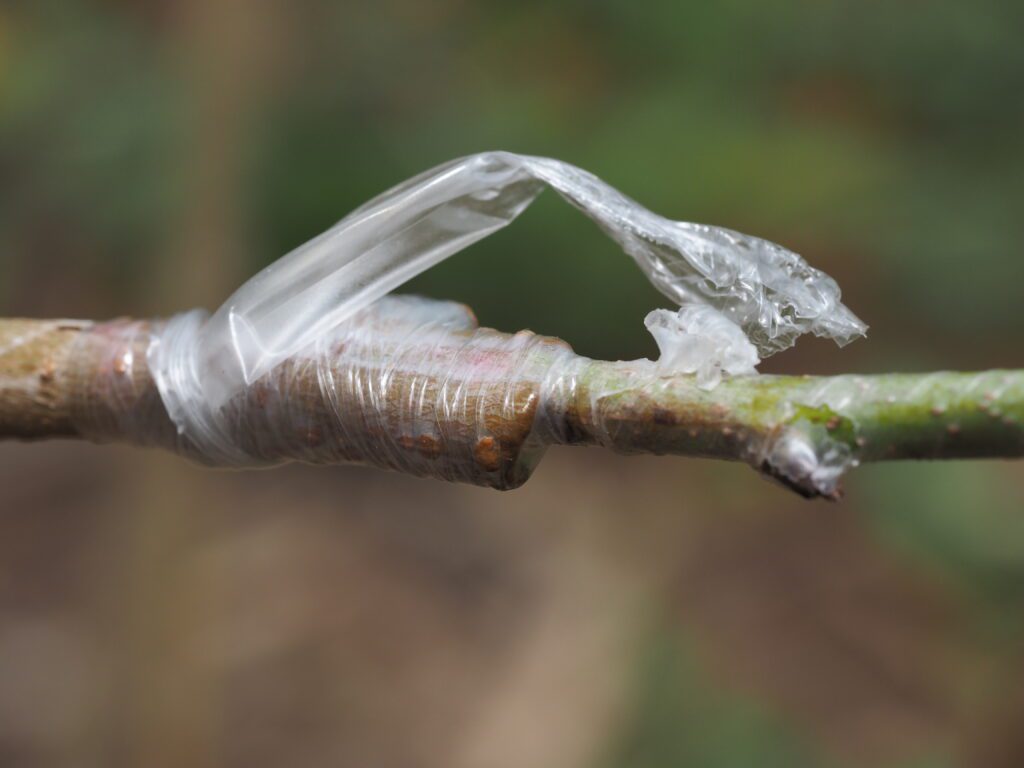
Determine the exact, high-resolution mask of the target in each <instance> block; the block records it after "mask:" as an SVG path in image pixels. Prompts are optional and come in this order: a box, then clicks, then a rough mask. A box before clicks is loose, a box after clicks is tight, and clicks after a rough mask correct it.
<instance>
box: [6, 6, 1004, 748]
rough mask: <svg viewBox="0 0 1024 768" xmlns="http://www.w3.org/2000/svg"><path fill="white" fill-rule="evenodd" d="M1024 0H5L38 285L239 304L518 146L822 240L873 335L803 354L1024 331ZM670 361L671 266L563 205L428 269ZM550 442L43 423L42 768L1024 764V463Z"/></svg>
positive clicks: (690, 204) (151, 311) (633, 191)
mask: <svg viewBox="0 0 1024 768" xmlns="http://www.w3.org/2000/svg"><path fill="white" fill-rule="evenodd" d="M1022 29H1024V6H1022V5H1021V4H1020V3H1014V2H1000V0H981V1H980V2H972V3H967V2H963V1H962V0H960V1H955V0H930V1H929V2H912V1H908V2H899V3H894V2H882V1H881V0H868V1H867V2H864V1H863V0H828V1H827V2H820V1H816V2H811V0H787V1H786V2H778V3H763V2H758V0H725V1H724V2H719V3H704V2H692V1H691V0H682V1H680V0H658V1H656V2H644V3H625V2H614V1H613V0H589V1H588V2H583V1H582V0H578V1H572V2H562V3H542V2H534V1H533V0H520V1H519V2H515V3H510V2H500V1H499V0H489V1H488V2H470V1H469V0H438V1H437V2H425V0H377V2H374V3H319V2H286V1H285V0H249V1H248V2H243V0H180V1H179V2H169V1H168V0H133V1H132V2H126V1H125V0H106V1H105V2H99V1H97V2H85V1H84V0H77V1H75V2H71V1H67V2H58V1H57V0H33V1H31V2H28V1H26V2H15V1H14V0H7V2H5V3H3V4H0V315H29V316H40V317H45V316H80V317H95V318H102V317H109V316H114V315H123V314H132V315H140V316H147V315H156V314H165V313H169V312H173V311H177V310H180V309H185V308H187V307H190V306H193V305H205V306H209V307H213V306H215V305H216V304H217V303H219V302H220V301H221V300H222V299H223V298H224V297H225V296H226V295H227V294H228V293H229V292H230V291H231V289H232V288H234V287H235V286H236V285H237V284H239V283H240V282H241V281H242V280H243V279H244V278H245V277H247V276H248V275H250V274H251V273H253V272H254V271H255V270H256V269H258V268H259V267H260V266H262V265H265V264H267V263H269V262H270V261H272V260H273V259H274V258H275V257H277V256H278V255H280V254H282V253H283V252H285V251H287V250H288V249H290V248H291V247H293V246H295V245H297V244H298V243H300V242H302V241H304V240H305V239H307V238H309V237H311V236H313V235H315V234H316V233H318V232H320V231H321V230H322V229H324V228H325V227H326V226H328V225H329V224H331V223H333V221H335V220H336V219H338V218H340V217H341V216H342V215H343V214H344V213H346V212H347V211H348V210H350V209H351V208H353V207H354V206H355V205H357V204H359V203H361V202H362V201H364V200H366V199H367V198H369V197H371V196H372V195H374V194H376V193H378V192H380V191H381V190H383V189H384V188H386V187H388V186H390V185H391V184H394V183H396V182H398V181H400V180H402V179H404V178H406V177H408V176H410V175H412V174H414V173H417V172H419V171H421V170H424V169H425V168H427V167H430V166H432V165H434V164H436V163H438V162H441V161H444V160H447V159H450V158H452V157H456V156H459V155H464V154H468V153H471V152H476V151H480V150H485V149H497V148H500V149H508V150H513V151H519V152H527V153H534V154H545V155H552V156H556V157H560V158H563V159H565V160H569V161H571V162H574V163H576V164H579V165H581V166H583V167H585V168H587V169H589V170H592V171H594V172H596V173H598V174H599V175H601V176H602V177H603V178H605V179H606V180H608V181H609V182H611V183H612V184H614V185H616V186H618V187H620V188H621V189H623V190H624V191H625V192H626V193H627V194H630V195H631V196H633V197H635V198H636V199H638V200H640V201H641V202H643V203H645V204H646V205H648V206H649V207H651V208H652V209H654V210H656V211H658V212H660V213H663V214H665V215H671V216H673V217H675V218H680V219H686V220H693V221H705V222H708V223H716V224H722V225H726V226H730V227H733V228H736V229H740V230H743V231H747V232H751V233H755V234H759V235H762V236H766V237H769V238H771V239H774V240H777V241H779V242H782V243H784V244H786V245H788V246H790V247H792V248H794V249H796V250H798V251H800V252H802V253H804V254H805V255H807V256H808V257H809V259H810V260H811V262H812V263H814V264H815V265H817V266H820V267H822V268H824V269H825V270H827V271H828V272H829V273H831V274H832V275H834V276H835V277H836V278H837V279H838V280H839V282H840V284H841V285H842V286H843V287H844V289H845V297H846V299H847V302H848V304H849V305H850V306H851V307H852V308H853V309H854V310H855V311H857V312H858V313H859V314H860V315H861V316H862V317H863V318H864V319H865V320H867V321H868V322H869V323H870V324H871V325H872V334H871V338H870V339H869V340H868V341H864V342H859V343H858V344H856V345H854V346H853V347H850V348H849V349H847V350H843V351H842V352H840V351H838V350H836V349H834V348H833V347H830V346H828V345H827V344H824V343H820V342H817V341H814V340H811V341H804V342H802V343H801V345H800V347H799V348H798V349H796V350H793V351H791V352H788V353H786V354H784V355H781V356H779V357H778V358H777V359H773V360H772V361H770V363H769V364H768V365H767V366H766V367H767V369H769V370H772V371H793V372H810V373H828V372H836V371H840V370H856V371H863V372H873V371H885V370H903V371H912V370H925V369H930V368H960V369H972V368H987V367H1000V366H1004V367H1011V366H1012V367H1019V366H1020V365H1021V358H1020V354H1019V350H1020V344H1019V339H1020V337H1021V335H1022V332H1024V314H1022V313H1021V311H1020V307H1021V297H1022V284H1024V259H1022V258H1021V256H1022V245H1024V217H1022V216H1021V205H1020V203H1021V200H1024V138H1022V137H1024V99H1022V98H1021V96H1022V94H1024V47H1022V46H1021V45H1020V33H1021V31H1022ZM410 290H413V291H417V292H421V293H426V294H429V295H433V296H437V297H440V298H452V299H459V300H462V301H466V302H468V303H470V304H471V305H472V306H473V307H475V308H476V309H477V310H478V313H479V315H480V317H481V319H482V321H483V322H484V323H486V324H490V325H494V326H496V327H499V328H502V329H506V330H515V329H518V328H521V327H530V328H532V329H534V330H536V331H538V332H543V333H548V334H554V335H560V336H562V337H564V338H566V339H567V340H569V341H570V342H571V343H573V345H574V346H575V347H576V349H577V350H578V351H579V352H581V353H583V354H588V355H592V356H600V357H608V358H634V357H640V356H644V355H648V354H651V353H652V352H653V345H652V343H651V342H650V340H649V338H648V337H647V335H646V332H645V331H644V329H643V326H642V322H641V320H642V317H643V315H644V312H645V311H647V310H648V309H650V308H653V307H655V306H658V305H659V304H660V303H661V301H660V299H659V297H658V296H657V294H655V293H654V291H653V290H652V289H650V288H649V287H648V286H647V285H646V283H645V281H644V279H643V277H642V276H641V275H640V274H639V272H638V271H637V270H636V269H635V267H634V266H633V265H632V264H631V263H630V262H629V260H628V259H626V258H624V257H622V256H621V255H620V254H618V253H617V252H616V250H615V248H614V246H613V245H611V244H610V243H608V242H607V241H606V240H605V239H604V238H603V236H601V235H600V233H598V232H597V231H596V229H594V228H593V227H592V225H590V224H589V223H587V222H586V221H585V220H584V219H583V218H582V217H581V216H579V215H578V214H576V213H575V212H573V211H571V209H569V208H568V207H567V206H565V205H564V204H563V203H562V202H561V201H558V200H557V199H555V197H554V196H553V195H552V196H550V197H549V196H545V197H544V198H542V200H541V201H539V202H538V203H537V204H536V205H535V206H534V207H533V208H531V210H530V211H529V212H527V213H526V214H525V215H524V216H523V217H522V219H521V220H520V221H518V222H517V223H516V224H515V225H513V226H512V227H510V228H509V229H507V230H504V231H503V232H501V233H499V234H497V235H495V236H494V237H493V238H490V239H488V240H487V241H485V242H483V243H480V244H478V245H477V246H474V247H473V248H472V249H471V250H470V251H468V252H466V253H464V254H461V255H459V256H457V257H456V258H454V259H452V260H450V261H449V262H447V263H445V264H444V265H442V266H440V267H438V268H437V269H435V270H433V271H431V272H430V273H428V274H427V275H424V276H423V277H421V278H419V279H418V280H417V281H416V283H415V284H414V285H412V286H410ZM847 488H848V497H847V500H846V501H845V502H843V503H842V504H840V505H829V504H826V503H823V502H822V503H808V502H803V501H801V500H799V499H795V498H793V497H792V496H791V495H789V494H787V493H786V492H785V491H783V490H781V489H779V488H777V487H775V486H773V485H770V484H768V483H766V482H764V481H763V480H761V479H759V478H758V477H756V476H755V475H754V474H753V473H752V472H750V471H749V470H748V469H746V468H745V467H741V466H729V465H719V464H715V463H710V462H700V461H686V460H682V459H670V458H661V459H655V458H624V457H617V456H613V455H609V454H604V453H602V452H600V451H597V450H589V451H583V450H579V449H576V450H573V449H560V450H553V451H552V452H550V453H549V455H548V457H547V458H546V460H545V462H544V463H543V464H542V466H541V468H540V469H539V470H538V472H537V473H536V475H535V476H534V478H533V479H532V480H531V481H530V483H528V484H527V485H526V486H525V487H524V488H522V489H521V490H518V491H514V492H511V493H507V494H499V493H495V492H491V491H486V490H482V489H477V488H467V487H458V486H449V485H445V484H442V483H438V482H431V481H421V480H414V479H409V478H405V477H401V476H398V475H392V474H386V473H382V472H379V471H376V470H371V469H363V468H348V467H343V468H338V469H313V468H309V467H301V466H291V467H286V468H282V469H276V470H272V471H263V472H246V473H225V472H211V471H206V470H202V469H198V468H195V467H192V466H190V465H187V464H185V463H184V462H182V461H180V460H177V459H175V458H173V457H170V456H165V455H160V454H156V453H149V452H145V451H138V450H132V449H127V448H120V447H95V446H90V445H78V444H71V443H49V444H40V445H19V444H3V445H0V764H3V765H15V766H101V765H103V766H106V765H145V766H221V765H226V766H243V765H244V766H264V765H266V766H279V765H290V766H319V765H344V766H349V765H351V766H377V767H386V766H474V767H479V766H516V767H517V768H519V767H521V766H559V767H564V768H569V767H571V766H596V767H597V768H615V767H618V766H630V768H643V766H664V765H695V766H805V765H806V766H863V765H872V766H914V767H915V768H916V767H925V766H927V767H932V766H936V767H938V766H953V765H978V766H1019V765H1022V764H1024V728H1022V725H1024V686H1022V682H1024V611H1022V608H1024V515H1022V514H1021V513H1022V511H1024V476H1022V473H1021V466H1020V465H1019V464H1012V463H1000V462H988V463H981V462H970V463H958V464H946V465H917V464H895V465H888V466H877V467H866V468H862V469H860V470H858V471H857V472H856V473H855V474H854V475H853V476H852V477H851V478H850V480H849V482H848V484H847Z"/></svg>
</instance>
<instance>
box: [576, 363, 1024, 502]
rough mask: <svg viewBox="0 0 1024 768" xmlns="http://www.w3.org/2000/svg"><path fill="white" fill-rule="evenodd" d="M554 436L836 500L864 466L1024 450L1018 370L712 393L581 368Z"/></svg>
mask: <svg viewBox="0 0 1024 768" xmlns="http://www.w3.org/2000/svg"><path fill="white" fill-rule="evenodd" d="M577 382H578V384H577V387H576V390H575V392H574V393H573V397H572V399H571V403H570V404H569V407H568V409H567V425H566V428H565V429H564V431H563V432H562V441H563V442H567V443H591V444H600V445H604V446H606V447H608V448H612V449H614V450H619V451H623V452H635V451H636V450H637V449H638V448H639V449H640V450H642V451H644V452H652V453H664V454H682V455H687V456H706V457H713V458H721V459H733V460H742V461H747V462H749V463H751V464H753V465H754V466H756V467H757V468H759V469H760V470H762V471H764V472H766V473H767V474H770V475H773V476H775V477H777V478H778V479H780V480H782V481H783V482H785V483H786V484H787V485H789V486H791V487H792V488H794V490H797V491H799V492H800V493H803V494H805V495H808V496H818V495H824V496H834V495H835V494H836V492H837V483H836V481H838V479H839V476H840V475H841V474H842V472H843V471H845V470H846V469H849V468H851V467H853V466H856V464H858V463H860V462H864V461H883V460H894V459H956V458H976V457H1018V456H1022V455H1024V371H986V372H983V373H951V372H939V373H926V374H884V375H874V376H858V375H845V376H833V377H810V376H754V377H740V378H734V379H727V380H725V381H723V382H722V383H721V384H720V385H719V386H718V387H716V388H715V389H714V390H712V391H704V390H701V389H699V388H698V387H697V386H696V385H695V384H694V382H693V380H692V378H691V377H680V376H659V375H658V373H657V370H656V367H655V366H654V365H653V364H644V363H643V362H641V363H604V362H596V361H592V362H589V363H587V364H586V365H584V366H582V367H581V370H580V372H579V374H578V376H577Z"/></svg>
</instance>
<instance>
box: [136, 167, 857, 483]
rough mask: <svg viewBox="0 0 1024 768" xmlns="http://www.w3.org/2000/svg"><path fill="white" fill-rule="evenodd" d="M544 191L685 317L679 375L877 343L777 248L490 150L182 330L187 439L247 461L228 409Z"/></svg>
mask: <svg viewBox="0 0 1024 768" xmlns="http://www.w3.org/2000/svg"><path fill="white" fill-rule="evenodd" d="M545 186H547V187H551V188H552V189H554V190H555V191H556V192H558V194H559V195H561V196H562V197H563V198H565V199H566V200H567V201H569V202H570V203H571V204H572V205H574V206H575V207H576V208H578V209H579V210H581V211H582V212H583V213H585V214H586V215H587V216H588V217H590V218H591V219H593V220H594V221H595V222H596V223H597V224H598V226H599V227H600V228H601V229H602V231H604V232H605V233H606V234H607V235H608V236H609V237H610V238H611V239H613V240H614V241H615V242H616V243H618V244H619V246H620V247H621V248H622V250H623V251H625V252H626V253H627V254H629V255H630V256H631V257H632V258H633V259H634V261H635V262H636V263H637V264H638V265H639V267H640V268H641V270H642V271H643V272H644V274H645V275H646V276H647V277H648V279H649V280H650V281H651V283H652V284H653V285H655V286H656V287H657V288H658V289H659V290H660V291H661V292H662V293H663V294H664V295H665V296H667V297H668V298H670V299H671V300H672V301H673V302H675V303H676V304H677V305H679V306H680V307H682V308H683V310H682V311H681V312H680V313H679V315H678V317H675V318H673V317H671V316H670V314H671V313H667V312H665V311H664V310H662V311H659V312H660V313H662V314H657V315H654V316H652V317H651V318H649V319H648V326H649V327H651V328H652V332H654V333H655V335H656V337H657V339H658V343H659V347H661V349H662V353H663V354H662V361H661V362H662V365H663V367H665V369H666V370H667V371H669V372H675V373H696V374H698V378H699V380H700V381H701V383H702V384H703V385H705V386H714V385H715V383H717V381H718V379H719V378H720V377H721V374H722V373H725V374H733V375H735V374H745V373H751V372H753V370H754V368H753V366H754V365H755V364H756V363H757V362H758V356H759V355H760V356H761V357H766V356H768V355H770V354H773V353H774V352H777V351H779V350H782V349H785V348H787V347H789V346H791V345H792V344H793V343H794V342H795V340H796V339H797V337H799V336H800V335H802V334H804V333H814V334H816V335H819V336H825V337H829V338H832V339H834V340H836V341H837V342H838V343H840V344H845V343H847V342H849V341H851V340H852V339H854V338H856V337H857V336H858V335H862V334H863V333H864V331H865V326H864V324H863V323H862V322H861V321H860V320H858V319H857V317H856V316H854V315H853V314H852V313H851V312H850V311H849V310H848V309H846V307H845V306H843V304H842V303H841V301H840V291H839V287H838V286H837V285H836V283H835V281H834V280H832V279H831V278H830V277H829V276H828V275H826V274H824V273H823V272H820V271H819V270H817V269H814V268H813V267H811V266H809V265H808V264H807V262H805V261H804V260H803V259H802V258H801V257H800V256H798V255H796V254H794V253H792V252H790V251H788V250H786V249H785V248H782V247H781V246H778V245H775V244H774V243H770V242H768V241H766V240H762V239H760V238H755V237H750V236H747V235H743V234H740V233H738V232H733V231H731V230H727V229H720V228H717V227H711V226H706V225H702V224H691V223H685V222H677V221H671V220H669V219H665V218H663V217H661V216H658V215H656V214H654V213H652V212H650V211H648V210H647V209H646V208H644V207H643V206H641V205H639V204H638V203H636V202H634V201H633V200H631V199H630V198H628V197H626V196H625V195H623V194H621V193H620V192H618V191H617V190H615V189H614V188H612V187H610V186H608V185H607V184H605V183H604V182H602V181H601V180H600V179H598V178H597V177H595V176H594V175H592V174H590V173H588V172H586V171H584V170H582V169H580V168H577V167H575V166H572V165H569V164H567V163H563V162H560V161H558V160H552V159H549V158H541V157H530V156H523V155H515V154H511V153H508V152H488V153H483V154H478V155H472V156H470V157H466V158H462V159H459V160H454V161H452V162H449V163H446V164H444V165H441V166H438V167H437V168H435V169H433V170H430V171H427V172H426V173H423V174H421V175H419V176H416V177H415V178H413V179H410V180H409V181H406V182H404V183H403V184H400V185H398V186H397V187H394V188H393V189H391V190H389V191H388V192H385V193H384V194H382V195H380V196H379V197H377V198H375V199H373V200H371V201H370V202H368V203H366V204H365V205H363V206H362V207H360V208H359V209H357V210H356V211H354V212H352V213H351V214H349V215H348V216H347V217H345V218H344V219H342V220H341V221H340V222H338V223H337V224H336V225H335V226H333V227H332V228H331V229H329V230H328V231H326V232H324V233H323V234H321V235H320V236H318V237H316V238H314V239H313V240H311V241H310V242H308V243H306V244H304V245H302V246H300V247H299V248H297V249H296V250H294V251H292V252H291V253H289V254H287V255H286V256H284V257H282V258H281V259H279V260H278V261H277V262H275V263H274V264H272V265H270V266H269V267H267V268H266V269H264V270H263V271H262V272H260V273H259V274H257V275H256V276H255V277H253V278H252V279H251V280H249V281H248V282H246V283H245V284H244V285H243V286H242V287H241V288H239V289H238V290H237V291H236V292H235V293H234V294H233V295H232V296H231V297H230V298H229V299H228V300H227V301H226V302H225V303H224V305H223V306H221V307H220V309H218V310H217V312H216V313H215V314H214V315H213V316H212V317H209V318H207V317H206V316H205V315H203V314H202V313H198V312H197V313H189V314H187V315H183V316H180V317H178V318H175V319H173V320H172V321H171V322H170V323H169V324H168V326H167V329H166V331H165V333H164V334H163V335H162V337H161V338H160V339H159V341H158V343H156V344H155V345H154V347H153V360H152V363H153V368H154V376H155V378H156V381H157V384H158V386H159V388H160V392H161V394H162V396H163V398H164V401H165V403H166V404H167V408H168V412H169V413H170V415H171V417H172V418H173V419H174V421H175V423H176V424H177V425H178V428H179V430H181V431H182V433H183V434H186V435H188V436H189V437H190V439H192V441H193V442H195V443H196V444H198V445H200V446H208V447H209V453H210V454H211V456H213V455H216V456H218V457H230V463H234V464H239V463H245V460H246V455H247V454H246V453H245V452H244V451H242V450H241V449H240V448H239V447H238V446H235V445H232V444H231V442H230V438H229V436H230V435H231V434H232V432H233V430H232V429H231V428H230V425H228V424H226V423H225V422H224V419H225V418H226V415H225V406H226V405H227V404H228V403H230V402H231V401H232V400H233V399H236V398H237V397H238V395H239V394H240V393H242V392H244V391H245V390H246V389H247V388H248V387H250V386H252V385H253V384H254V383H255V382H257V381H258V380H260V379H261V378H263V377H265V376H266V375H267V374H268V373H269V372H270V371H271V370H273V369H274V368H275V367H276V366H278V365H279V364H281V363H282V362H283V361H286V360H290V359H294V358H296V357H308V358H310V359H315V358H316V355H317V349H318V345H322V344H323V343H324V340H327V339H331V338H333V337H334V336H335V335H336V331H337V329H338V328H339V327H341V326H342V324H343V323H344V322H345V321H346V320H348V319H350V318H351V317H352V316H353V315H354V314H355V313H356V312H358V311H359V310H361V309H363V308H365V307H366V306H367V305H369V304H370V303H372V302H374V301H375V300H377V299H379V298H380V297H381V296H383V295H385V294H386V293H388V292H389V291H391V290H393V289H394V288H396V287H398V286H399V285H401V284H402V283H404V282H406V281H407V280H409V279H410V278H412V277H414V276H415V275H417V274H419V273H420V272H423V271H424V270H426V269H428V268H429V267H431V266H433V265H434V264H437V263H438V262H440V261H442V260H444V259H446V258H448V257H449V256H451V255H453V254H454V253H457V252H458V251H460V250H462V249H463V248H465V247H467V246H468V245H470V244H472V243H473V242H476V241H477V240H479V239H481V238H483V237H486V236H487V235H488V234H490V233H492V232H494V231H496V230H498V229H500V228H502V227H504V226H506V225H507V224H509V223H510V222H511V221H512V220H514V219H515V218H516V217H517V216H518V215H519V214H520V213H521V212H522V211H523V210H524V209H525V208H526V207H527V206H528V205H529V204H530V203H531V202H532V201H533V200H534V199H535V198H536V197H537V195H538V194H540V192H541V191H542V190H543V189H544V187H545ZM695 308H697V310H696V311H695ZM744 337H746V338H745V339H744Z"/></svg>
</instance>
